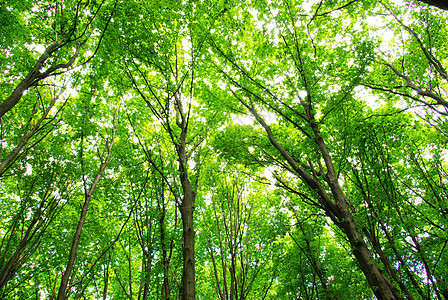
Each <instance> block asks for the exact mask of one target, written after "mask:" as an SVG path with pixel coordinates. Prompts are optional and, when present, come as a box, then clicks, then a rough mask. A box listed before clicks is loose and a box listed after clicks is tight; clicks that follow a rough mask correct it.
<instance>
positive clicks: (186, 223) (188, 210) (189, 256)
mask: <svg viewBox="0 0 448 300" xmlns="http://www.w3.org/2000/svg"><path fill="white" fill-rule="evenodd" d="M181 169H183V170H182V171H181V181H182V188H183V192H184V197H183V199H182V205H181V207H180V212H181V216H182V227H183V234H182V236H183V242H184V247H183V260H184V263H183V273H182V288H181V293H180V294H181V299H183V300H194V299H196V289H195V258H194V235H195V232H194V228H193V210H194V201H195V194H194V192H193V189H192V187H191V183H190V180H189V179H188V175H187V172H186V170H185V169H184V167H182V168H181Z"/></svg>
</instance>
